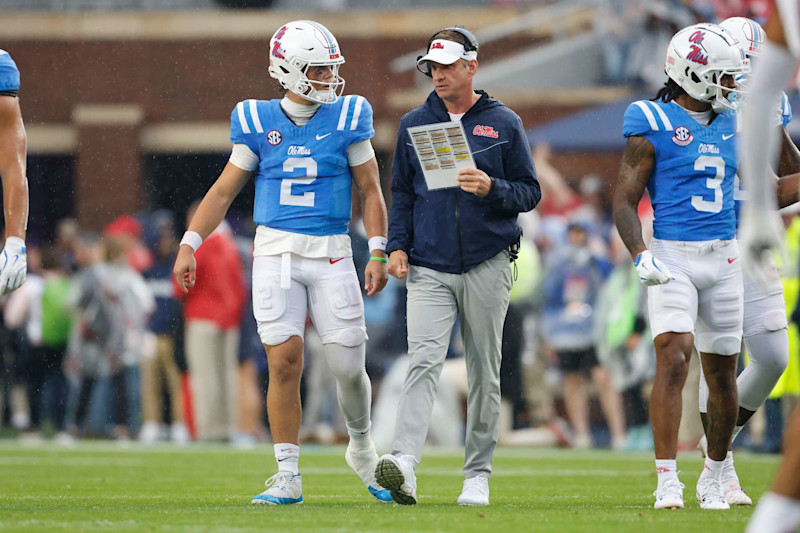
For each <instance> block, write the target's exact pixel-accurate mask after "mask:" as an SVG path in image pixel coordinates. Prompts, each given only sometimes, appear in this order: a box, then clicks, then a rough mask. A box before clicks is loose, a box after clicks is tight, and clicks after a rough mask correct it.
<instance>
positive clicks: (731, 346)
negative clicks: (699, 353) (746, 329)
mask: <svg viewBox="0 0 800 533" xmlns="http://www.w3.org/2000/svg"><path fill="white" fill-rule="evenodd" d="M741 347H742V338H741V337H739V336H734V335H729V336H719V337H717V338H716V339H714V341H713V343H712V347H711V353H715V354H719V355H738V353H739V350H740V349H741Z"/></svg>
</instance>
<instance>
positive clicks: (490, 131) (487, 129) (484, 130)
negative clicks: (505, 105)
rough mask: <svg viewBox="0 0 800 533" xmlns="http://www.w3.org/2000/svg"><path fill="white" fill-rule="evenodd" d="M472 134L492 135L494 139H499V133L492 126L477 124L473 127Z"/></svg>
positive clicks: (480, 135)
mask: <svg viewBox="0 0 800 533" xmlns="http://www.w3.org/2000/svg"><path fill="white" fill-rule="evenodd" d="M472 134H473V135H477V136H479V137H491V138H492V139H497V137H498V133H497V132H496V131H495V129H494V128H493V127H491V126H481V125H477V126H475V127H474V128H472Z"/></svg>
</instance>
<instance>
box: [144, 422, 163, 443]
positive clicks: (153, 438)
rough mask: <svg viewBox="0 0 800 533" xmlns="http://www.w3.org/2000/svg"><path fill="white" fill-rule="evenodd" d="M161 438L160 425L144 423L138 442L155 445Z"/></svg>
mask: <svg viewBox="0 0 800 533" xmlns="http://www.w3.org/2000/svg"><path fill="white" fill-rule="evenodd" d="M159 438H161V424H159V423H157V422H145V423H144V424H142V429H141V430H140V431H139V442H141V443H142V444H155V443H156V442H158V440H159Z"/></svg>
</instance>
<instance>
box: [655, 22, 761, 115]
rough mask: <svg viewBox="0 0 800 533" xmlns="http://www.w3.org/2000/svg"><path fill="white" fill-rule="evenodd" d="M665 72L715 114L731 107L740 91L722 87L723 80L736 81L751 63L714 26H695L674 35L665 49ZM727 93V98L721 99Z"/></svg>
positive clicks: (734, 40) (728, 37)
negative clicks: (706, 103)
mask: <svg viewBox="0 0 800 533" xmlns="http://www.w3.org/2000/svg"><path fill="white" fill-rule="evenodd" d="M664 71H665V72H666V73H667V76H669V77H670V78H671V79H672V80H673V81H675V83H677V84H678V85H680V86H681V88H682V89H683V90H684V91H686V94H688V95H689V96H691V97H692V98H694V99H695V100H700V101H702V102H708V103H710V104H711V105H712V107H713V108H714V111H716V112H717V113H723V112H725V111H728V110H731V109H733V108H734V101H735V100H736V98H737V97H738V95H739V94H741V92H742V91H741V89H740V88H737V89H730V88H728V87H725V86H723V85H722V77H723V76H725V75H730V76H733V78H734V79H738V78H739V77H740V76H743V75H745V74H747V73H748V72H750V60H749V59H747V58H746V57H745V55H744V52H742V50H741V49H740V48H739V47H738V45H737V42H736V39H735V38H734V37H733V35H731V34H730V33H729V32H728V31H727V30H724V29H722V28H721V27H719V26H717V25H716V24H707V23H702V24H695V25H693V26H689V27H686V28H684V29H682V30H681V31H679V32H678V33H676V34H675V36H674V37H672V40H671V41H670V42H669V46H667V58H666V62H665V64H664ZM725 92H727V98H726V97H725V96H724V94H725Z"/></svg>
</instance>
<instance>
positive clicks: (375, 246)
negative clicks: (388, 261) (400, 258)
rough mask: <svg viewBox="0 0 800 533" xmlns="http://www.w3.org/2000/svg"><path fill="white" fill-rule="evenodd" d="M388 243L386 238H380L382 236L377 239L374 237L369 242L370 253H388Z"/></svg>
mask: <svg viewBox="0 0 800 533" xmlns="http://www.w3.org/2000/svg"><path fill="white" fill-rule="evenodd" d="M388 242H389V241H387V240H386V237H383V236H380V235H379V236H377V237H372V238H371V239H370V240H369V251H370V252H371V251H372V250H380V251H382V252H385V251H386V244H387V243H388Z"/></svg>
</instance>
